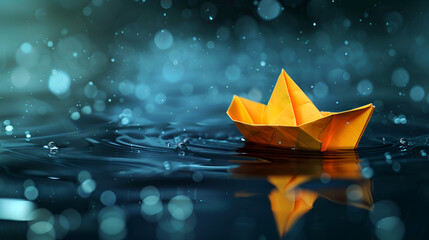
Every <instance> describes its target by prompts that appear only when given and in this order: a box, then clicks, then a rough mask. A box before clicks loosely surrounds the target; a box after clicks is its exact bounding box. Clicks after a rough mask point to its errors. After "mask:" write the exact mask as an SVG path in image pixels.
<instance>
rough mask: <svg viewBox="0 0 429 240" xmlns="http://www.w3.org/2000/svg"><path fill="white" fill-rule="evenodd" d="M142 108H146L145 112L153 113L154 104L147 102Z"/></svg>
mask: <svg viewBox="0 0 429 240" xmlns="http://www.w3.org/2000/svg"><path fill="white" fill-rule="evenodd" d="M144 109H145V110H146V112H147V113H154V112H155V105H153V104H152V103H148V104H146V106H145V107H144Z"/></svg>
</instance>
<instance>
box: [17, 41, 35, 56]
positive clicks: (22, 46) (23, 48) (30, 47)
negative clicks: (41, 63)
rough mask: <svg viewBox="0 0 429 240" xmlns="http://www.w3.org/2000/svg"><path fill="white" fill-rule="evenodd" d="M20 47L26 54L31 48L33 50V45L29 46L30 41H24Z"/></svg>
mask: <svg viewBox="0 0 429 240" xmlns="http://www.w3.org/2000/svg"><path fill="white" fill-rule="evenodd" d="M20 49H21V51H22V52H23V53H25V54H28V53H30V52H31V50H33V46H31V44H30V43H28V42H25V43H23V44H22V45H21V47H20Z"/></svg>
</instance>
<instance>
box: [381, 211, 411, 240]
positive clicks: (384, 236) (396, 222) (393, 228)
mask: <svg viewBox="0 0 429 240" xmlns="http://www.w3.org/2000/svg"><path fill="white" fill-rule="evenodd" d="M375 234H376V235H377V237H378V239H380V240H400V239H403V238H404V234H405V225H404V223H403V222H402V220H401V219H400V218H398V217H396V216H389V217H385V218H382V219H380V220H379V221H378V222H377V224H376V225H375Z"/></svg>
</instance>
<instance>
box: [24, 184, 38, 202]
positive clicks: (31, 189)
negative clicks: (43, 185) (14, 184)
mask: <svg viewBox="0 0 429 240" xmlns="http://www.w3.org/2000/svg"><path fill="white" fill-rule="evenodd" d="M24 196H25V198H27V199H28V200H30V201H33V200H36V198H37V197H38V196H39V190H37V188H36V187H35V186H28V187H26V188H25V190H24Z"/></svg>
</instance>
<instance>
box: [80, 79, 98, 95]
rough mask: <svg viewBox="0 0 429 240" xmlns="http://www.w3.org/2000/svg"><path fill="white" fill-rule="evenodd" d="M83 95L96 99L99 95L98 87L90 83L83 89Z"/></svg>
mask: <svg viewBox="0 0 429 240" xmlns="http://www.w3.org/2000/svg"><path fill="white" fill-rule="evenodd" d="M83 93H84V94H85V96H86V97H87V98H95V97H96V96H97V93H98V89H97V86H95V85H94V83H93V82H89V83H88V84H87V85H86V86H85V88H84V89H83Z"/></svg>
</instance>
